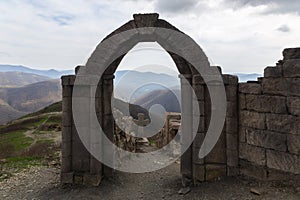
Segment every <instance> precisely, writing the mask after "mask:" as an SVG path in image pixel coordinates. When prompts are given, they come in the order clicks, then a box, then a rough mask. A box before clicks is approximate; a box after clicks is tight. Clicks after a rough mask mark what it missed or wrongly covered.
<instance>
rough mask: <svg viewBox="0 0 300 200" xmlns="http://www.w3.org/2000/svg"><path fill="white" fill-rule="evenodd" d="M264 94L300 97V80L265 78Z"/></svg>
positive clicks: (263, 82) (263, 84) (263, 83)
mask: <svg viewBox="0 0 300 200" xmlns="http://www.w3.org/2000/svg"><path fill="white" fill-rule="evenodd" d="M262 87H263V93H264V94H272V95H283V96H300V78H264V79H263V81H262Z"/></svg>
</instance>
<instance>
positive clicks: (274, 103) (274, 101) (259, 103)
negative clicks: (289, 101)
mask: <svg viewBox="0 0 300 200" xmlns="http://www.w3.org/2000/svg"><path fill="white" fill-rule="evenodd" d="M246 107H247V110H253V111H257V112H271V113H281V114H285V113H287V109H286V98H285V97H281V96H268V95H252V94H248V95H246Z"/></svg>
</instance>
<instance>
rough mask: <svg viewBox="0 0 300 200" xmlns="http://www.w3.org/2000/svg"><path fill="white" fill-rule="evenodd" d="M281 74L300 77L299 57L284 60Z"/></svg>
mask: <svg viewBox="0 0 300 200" xmlns="http://www.w3.org/2000/svg"><path fill="white" fill-rule="evenodd" d="M283 76H284V77H298V78H300V58H299V59H294V60H286V61H285V62H284V63H283Z"/></svg>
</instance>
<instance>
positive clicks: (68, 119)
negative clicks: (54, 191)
mask: <svg viewBox="0 0 300 200" xmlns="http://www.w3.org/2000/svg"><path fill="white" fill-rule="evenodd" d="M61 80H62V81H61V83H62V98H63V100H62V163H61V182H62V183H70V184H72V183H73V172H72V121H73V117H72V90H73V85H74V80H75V76H63V77H62V78H61Z"/></svg>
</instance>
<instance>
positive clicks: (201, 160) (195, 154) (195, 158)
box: [193, 147, 204, 165]
mask: <svg viewBox="0 0 300 200" xmlns="http://www.w3.org/2000/svg"><path fill="white" fill-rule="evenodd" d="M199 151H200V147H193V163H194V164H197V165H203V164H204V158H199Z"/></svg>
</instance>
